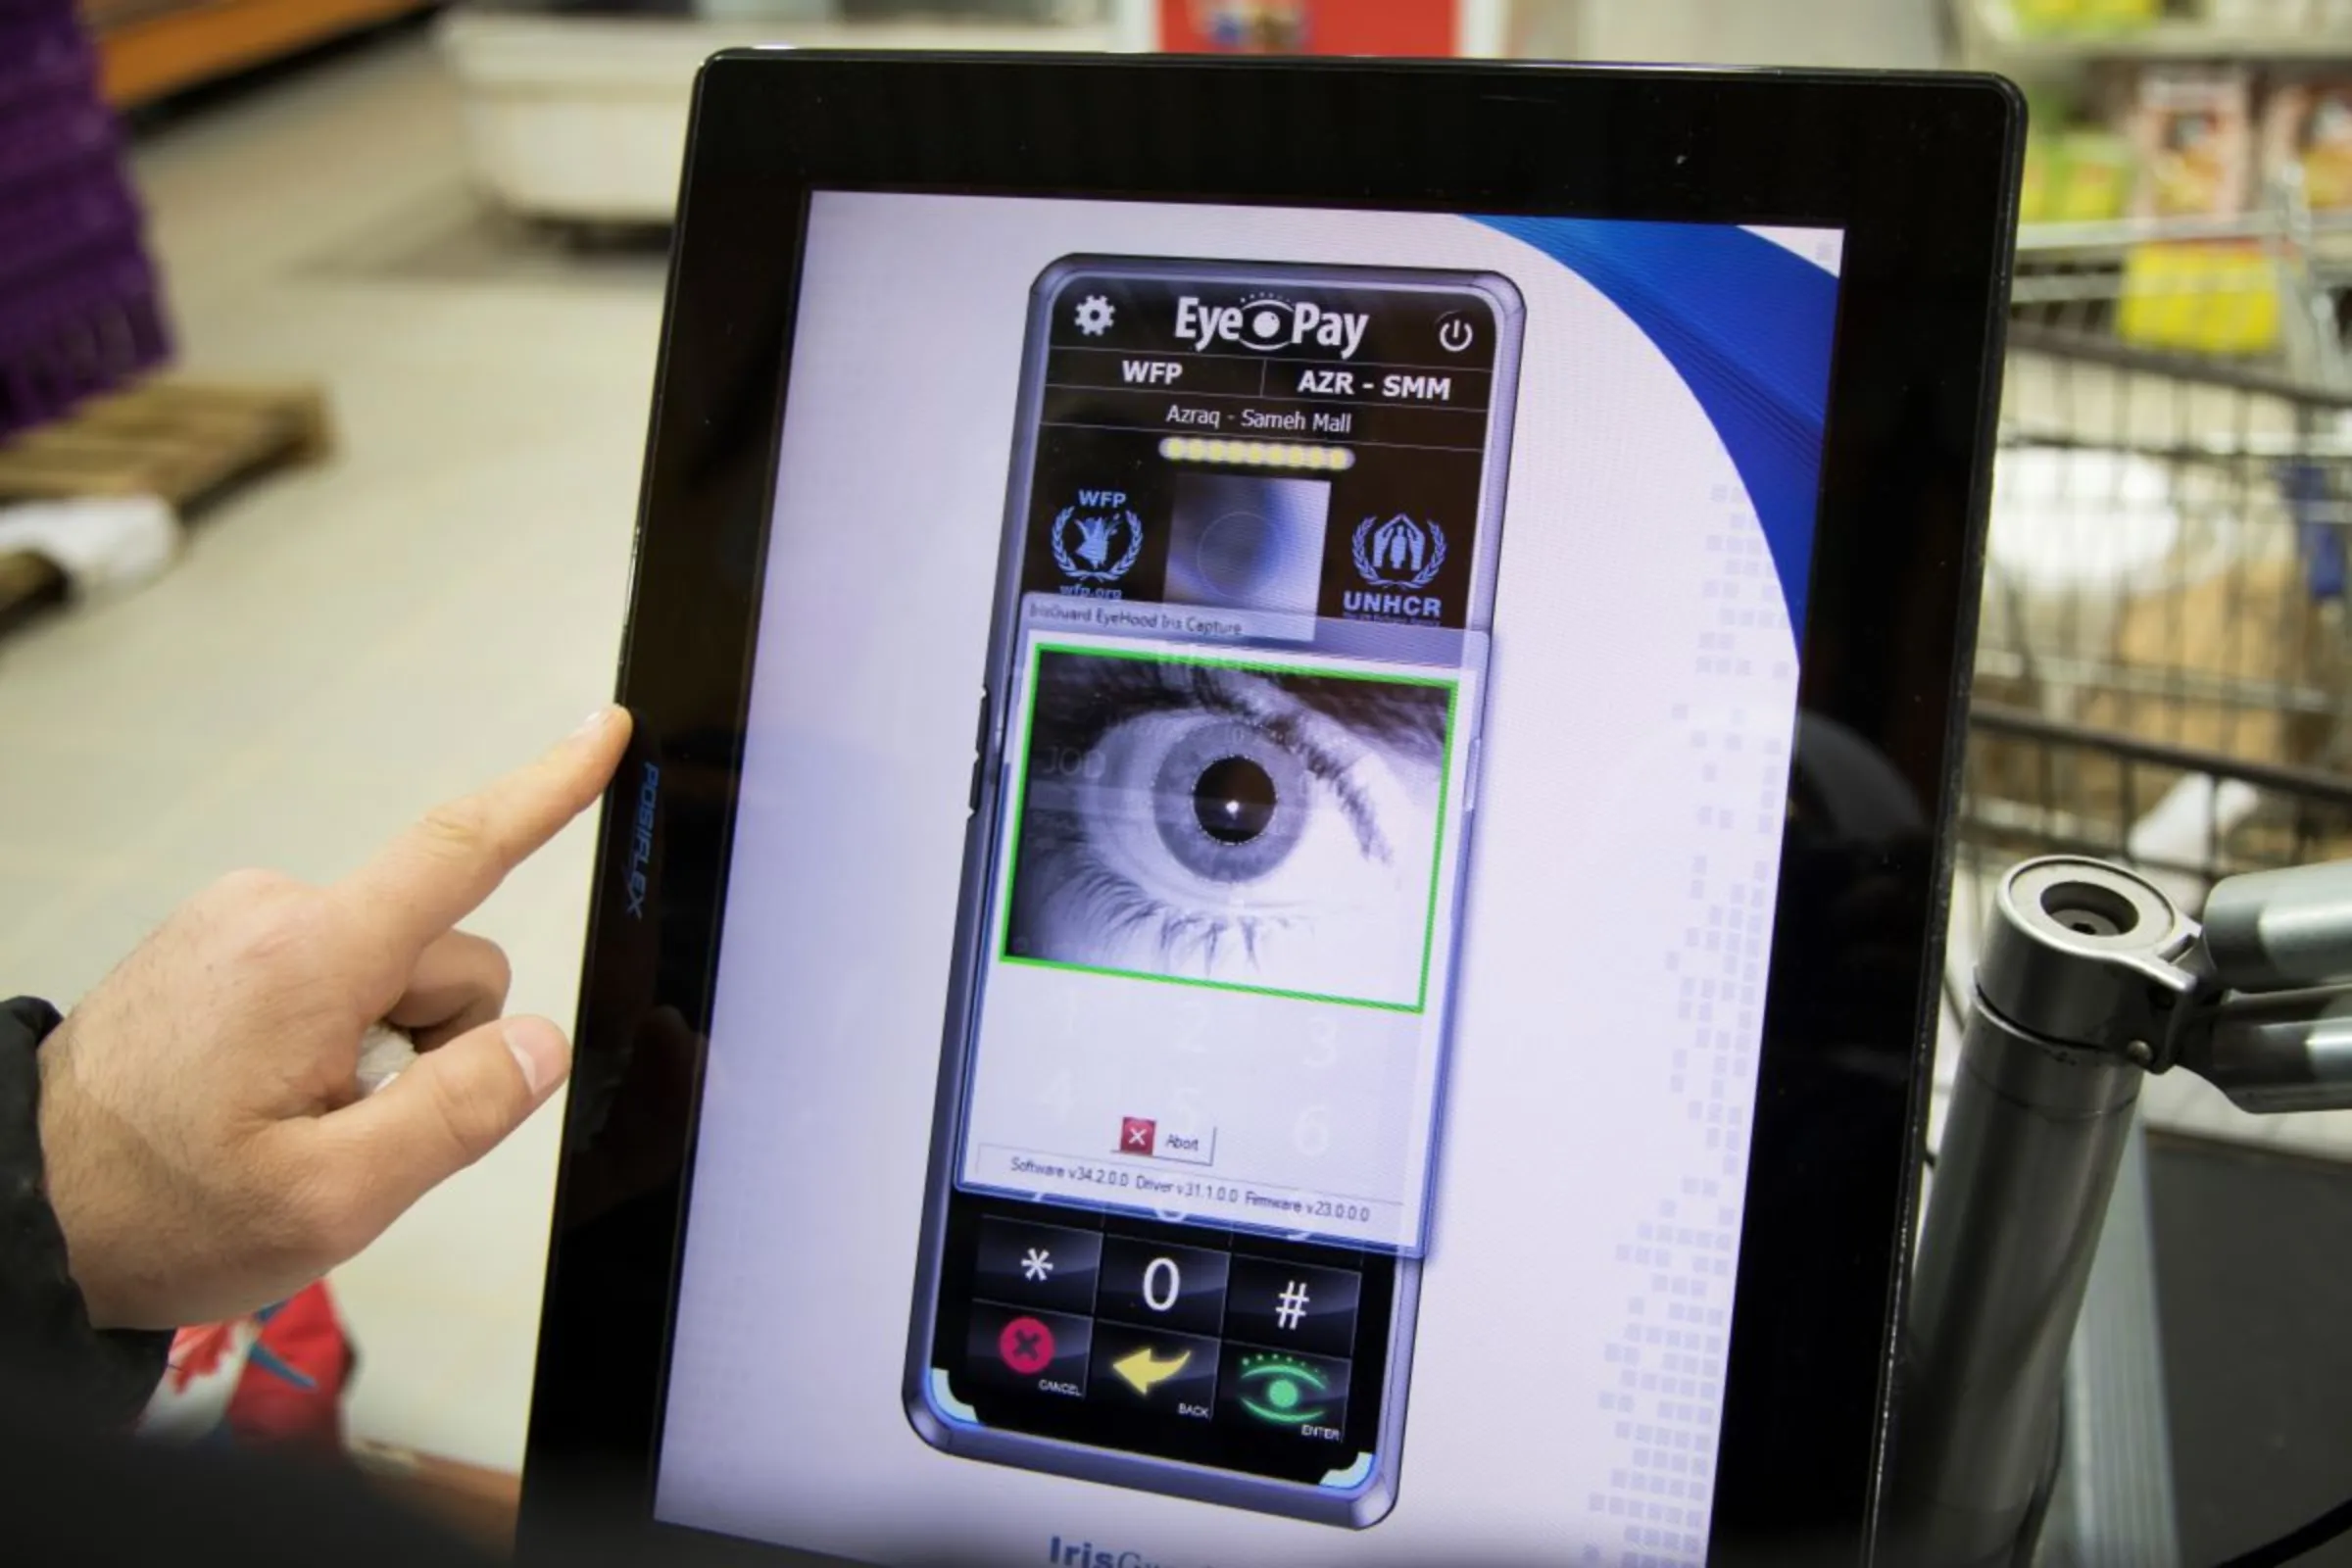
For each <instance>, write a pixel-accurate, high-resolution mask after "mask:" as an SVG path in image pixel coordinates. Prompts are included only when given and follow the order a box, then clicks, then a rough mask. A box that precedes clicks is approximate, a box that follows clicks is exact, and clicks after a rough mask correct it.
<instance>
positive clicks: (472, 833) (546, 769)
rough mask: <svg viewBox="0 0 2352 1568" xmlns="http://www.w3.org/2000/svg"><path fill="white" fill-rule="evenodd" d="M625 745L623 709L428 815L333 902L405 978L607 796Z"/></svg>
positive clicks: (337, 888) (348, 881)
mask: <svg viewBox="0 0 2352 1568" xmlns="http://www.w3.org/2000/svg"><path fill="white" fill-rule="evenodd" d="M628 739H629V715H628V711H626V710H625V709H622V708H618V707H614V706H607V707H605V708H602V709H599V710H598V711H596V713H594V714H593V715H592V716H591V717H590V718H589V719H588V721H587V722H586V723H584V724H582V725H581V726H580V727H579V728H578V729H576V730H574V731H572V733H571V734H570V735H569V736H567V737H565V738H564V740H563V741H561V742H559V743H558V744H557V745H556V746H555V747H554V749H552V750H551V751H549V752H547V753H546V754H545V755H543V756H542V757H540V758H539V760H537V761H534V762H529V763H526V764H524V765H523V766H521V767H518V768H516V769H515V771H514V772H512V773H509V774H507V775H506V776H505V777H504V778H500V779H497V780H495V781H494V782H492V783H490V784H488V785H485V786H484V787H483V788H481V789H479V790H476V791H474V792H473V793H472V794H471V795H462V796H460V797H459V798H458V799H456V800H454V801H448V802H445V803H443V804H442V805H440V806H436V807H434V808H433V809H431V810H429V811H427V812H425V813H424V815H423V816H422V817H421V818H419V819H418V820H417V823H416V825H415V826H413V827H411V828H409V829H408V830H407V831H406V832H404V833H402V834H401V835H400V836H399V837H398V838H395V839H394V840H393V841H392V842H391V843H389V844H387V845H385V846H384V847H383V848H382V849H381V850H379V851H377V852H376V854H375V856H374V858H371V859H370V860H368V863H367V864H365V865H363V866H361V867H360V868H359V869H358V870H356V871H354V872H352V873H351V875H349V876H347V877H345V878H344V879H343V880H342V881H340V882H338V883H336V884H335V885H334V887H333V888H332V889H331V890H330V892H331V896H332V897H333V898H334V899H335V900H336V901H337V902H338V903H339V904H341V905H343V906H344V907H345V908H346V909H347V910H348V912H349V914H350V916H351V918H352V920H353V922H354V923H355V925H356V926H357V927H358V928H359V929H360V930H362V931H364V932H366V933H367V934H368V936H369V937H370V938H371V939H373V942H374V943H375V944H376V945H377V946H378V949H379V951H382V952H385V953H386V954H387V956H390V957H392V958H393V959H395V960H396V961H397V962H398V963H399V964H401V965H402V969H401V973H402V974H403V975H404V976H405V975H406V974H407V972H408V969H407V966H408V965H409V964H412V963H414V962H415V960H416V957H417V954H419V953H421V952H423V951H424V948H425V945H426V944H427V943H429V942H431V941H432V940H433V939H434V938H436V937H438V936H440V935H441V934H442V933H443V932H445V931H447V930H448V929H449V928H450V927H452V926H454V925H456V924H457V923H458V922H459V921H460V920H462V919H464V918H465V917H466V915H467V914H470V913H471V912H473V910H474V908H475V907H477V906H478V905H480V904H481V902H482V901H483V900H484V899H487V898H488V897H489V896H490V895H491V894H492V893H493V892H495V891H496V890H497V888H498V885H499V883H501V882H502V881H504V880H506V875H507V873H508V872H509V871H512V870H513V869H515V866H517V865H519V864H521V863H522V861H524V860H525V859H528V858H530V857H531V856H532V855H533V854H534V853H535V852H537V851H538V849H539V848H540V846H542V845H544V844H545V843H546V842H547V841H548V840H549V839H552V838H554V837H555V836H556V834H557V833H558V832H559V831H561V830H562V828H563V827H564V824H565V823H566V822H569V821H570V820H571V819H572V818H573V817H575V816H577V815H579V814H580V812H581V811H583V810H585V809H587V808H588V807H589V806H590V805H591V804H592V803H594V802H595V801H596V799H597V798H598V797H599V796H601V795H602V794H604V790H605V785H606V784H607V783H609V782H610V781H611V780H612V777H613V768H615V767H617V766H618V765H619V764H620V753H621V748H622V747H624V746H626V745H627V744H628Z"/></svg>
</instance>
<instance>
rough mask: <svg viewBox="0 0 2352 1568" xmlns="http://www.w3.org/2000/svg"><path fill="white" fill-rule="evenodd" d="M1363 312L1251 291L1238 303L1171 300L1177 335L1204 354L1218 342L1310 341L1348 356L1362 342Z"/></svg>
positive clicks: (1366, 318)
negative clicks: (1252, 292)
mask: <svg viewBox="0 0 2352 1568" xmlns="http://www.w3.org/2000/svg"><path fill="white" fill-rule="evenodd" d="M1371 324H1372V318H1371V316H1370V315H1369V314H1367V313H1362V312H1348V311H1327V310H1325V309H1324V308H1323V307H1322V306H1320V305H1317V304H1316V303H1314V301H1312V300H1286V299H1284V298H1282V297H1281V296H1280V295H1276V294H1251V295H1249V296H1247V297H1245V298H1244V299H1243V300H1242V302H1241V303H1240V304H1238V305H1204V304H1202V303H1201V301H1200V300H1198V299H1196V298H1194V297H1193V296H1192V295H1190V294H1187V295H1185V296H1184V297H1182V298H1181V299H1179V300H1177V302H1176V335H1177V336H1178V337H1180V338H1183V339H1184V340H1185V341H1186V342H1188V343H1190V344H1192V346H1193V348H1194V349H1195V350H1196V351H1197V352H1199V353H1201V354H1206V353H1207V352H1208V351H1209V350H1210V349H1211V348H1213V347H1215V346H1216V345H1217V344H1219V343H1238V344H1240V345H1241V346H1242V347H1243V348H1246V349H1256V350H1257V351H1258V352H1260V353H1270V352H1272V351H1273V350H1275V349H1286V348H1298V347H1301V346H1304V345H1307V344H1312V345H1313V346H1314V347H1316V348H1322V349H1332V350H1335V351H1337V353H1338V354H1339V357H1340V358H1341V359H1343V360H1347V359H1353V358H1354V357H1355V351H1356V350H1357V349H1358V348H1360V347H1361V346H1362V345H1363V341H1364V328H1365V327H1367V326H1369V325H1371Z"/></svg>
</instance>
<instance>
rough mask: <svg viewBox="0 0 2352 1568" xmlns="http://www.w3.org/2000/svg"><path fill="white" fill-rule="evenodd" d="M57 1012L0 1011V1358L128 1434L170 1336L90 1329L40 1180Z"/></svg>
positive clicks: (17, 1005) (43, 1006) (14, 1007)
mask: <svg viewBox="0 0 2352 1568" xmlns="http://www.w3.org/2000/svg"><path fill="white" fill-rule="evenodd" d="M57 1024H58V1015H57V1009H56V1008H54V1007H52V1006H50V1005H48V1004H47V1003H45V1002H36V1001H33V1000H32V999H30V998H24V997H21V998H19V999H17V1000H16V1001H14V1002H8V1003H0V1357H4V1358H5V1359H7V1360H9V1361H11V1362H14V1363H16V1364H17V1365H20V1366H27V1365H30V1366H38V1367H40V1368H41V1369H42V1372H43V1374H44V1377H45V1379H46V1381H47V1382H48V1383H49V1384H50V1385H51V1386H52V1387H53V1388H55V1389H57V1390H59V1391H60V1392H61V1393H63V1394H64V1395H65V1396H66V1397H69V1398H71V1399H72V1400H73V1403H74V1404H76V1405H77V1406H79V1407H80V1408H81V1409H82V1410H83V1411H84V1412H86V1414H87V1416H88V1417H89V1419H91V1420H93V1421H96V1422H101V1423H106V1424H115V1425H126V1424H128V1423H129V1422H130V1421H131V1420H132V1419H133V1418H134V1417H135V1416H137V1414H138V1413H139V1411H140V1409H141V1408H142V1407H144V1405H145V1404H146V1402H147V1399H148V1397H149V1396H150V1395H152V1394H153V1393H154V1392H155V1386H156V1383H157V1381H158V1380H159V1379H161V1378H162V1377H163V1375H164V1357H165V1354H166V1352H168V1351H169V1350H170V1349H171V1347H172V1336H171V1335H170V1334H168V1333H136V1332H128V1331H123V1332H106V1331H102V1330H99V1329H95V1328H93V1327H91V1326H90V1315H89V1313H88V1311H87V1310H86V1309H85V1308H84V1307H83V1305H82V1300H81V1292H80V1290H79V1289H78V1288H77V1287H76V1286H75V1285H74V1283H73V1273H72V1272H71V1270H70V1269H69V1268H68V1266H67V1258H66V1238H65V1233H64V1232H63V1231H61V1230H59V1229H58V1224H57V1215H56V1213H55V1212H54V1211H52V1210H51V1208H50V1206H49V1194H48V1189H47V1187H46V1185H45V1183H44V1182H43V1179H42V1164H41V1134H40V1101H41V1078H40V1068H39V1060H38V1055H37V1053H38V1050H39V1047H40V1043H41V1041H42V1040H43V1039H45V1038H46V1037H47V1036H48V1034H49V1032H50V1031H51V1030H52V1029H55V1028H56V1027H57Z"/></svg>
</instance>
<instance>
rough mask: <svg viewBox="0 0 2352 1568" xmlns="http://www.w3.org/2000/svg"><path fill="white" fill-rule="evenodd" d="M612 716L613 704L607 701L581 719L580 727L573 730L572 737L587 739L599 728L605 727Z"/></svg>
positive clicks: (574, 738)
mask: <svg viewBox="0 0 2352 1568" xmlns="http://www.w3.org/2000/svg"><path fill="white" fill-rule="evenodd" d="M612 716H613V705H612V704H611V703H607V704H605V706H604V707H602V708H600V709H598V710H597V711H595V712H593V713H590V714H589V715H588V716H587V717H586V718H583V719H581V720H580V727H579V728H578V729H575V730H573V731H572V732H571V738H572V739H573V740H575V741H576V740H585V739H586V738H587V737H589V736H591V735H593V734H595V733H596V732H597V731H598V730H600V729H603V728H604V727H605V722H606V720H608V719H610V718H611V717H612Z"/></svg>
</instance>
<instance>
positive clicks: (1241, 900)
mask: <svg viewBox="0 0 2352 1568" xmlns="http://www.w3.org/2000/svg"><path fill="white" fill-rule="evenodd" d="M1452 698H1453V688H1452V686H1451V685H1450V684H1448V683H1443V682H1419V681H1405V680H1395V679H1357V678H1352V677H1348V676H1342V675H1325V674H1300V673H1298V672H1296V671H1294V670H1291V669H1287V668H1283V667H1281V666H1264V667H1259V666H1254V665H1251V666H1239V667H1237V666H1235V665H1231V664H1224V663H1211V662H1190V661H1184V660H1177V659H1159V658H1152V657H1142V658H1138V657H1131V656H1125V655H1119V654H1103V653H1090V652H1078V651H1073V650H1063V649H1047V650H1045V651H1043V652H1042V653H1041V654H1040V655H1039V658H1038V670H1037V689H1036V692H1035V694H1034V713H1033V717H1032V720H1031V724H1030V736H1029V751H1028V756H1027V767H1026V769H1025V776H1024V777H1023V779H1022V780H1021V786H1020V787H1021V795H1020V818H1019V823H1018V828H1017V831H1018V835H1019V836H1018V842H1017V845H1016V848H1015V851H1014V864H1013V880H1012V894H1011V911H1010V920H1009V924H1008V927H1007V930H1006V934H1005V953H1006V956H1009V957H1014V958H1029V959H1036V960H1041V961H1045V962H1052V963H1066V964H1072V965H1078V966H1082V967H1086V968H1092V969H1105V970H1114V971H1119V972H1125V973H1133V974H1143V975H1155V976H1161V977H1167V978H1178V979H1191V980H1201V981H1208V982H1212V983H1218V984H1225V985H1232V986H1240V987H1248V988H1252V989H1260V990H1268V991H1281V992H1291V993H1297V994H1300V995H1308V996H1316V997H1326V998H1332V999H1335V1000H1341V1001H1348V1002H1362V1003H1369V1004H1373V1005H1382V1006H1393V1007H1407V1008H1410V1007H1416V1006H1418V1005H1420V1004H1421V1000H1422V987H1423V977H1424V970H1425V967H1426V954H1427V950H1428V944H1429V937H1430V920H1431V914H1432V909H1431V903H1432V897H1433V893H1432V888H1433V877H1434V872H1435V862H1436V856H1437V850H1438V825H1439V810H1440V806H1441V800H1440V796H1441V793H1442V791H1441V781H1442V780H1443V778H1444V776H1445V771H1446V750H1447V741H1448V733H1449V724H1450V719H1451V712H1452Z"/></svg>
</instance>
